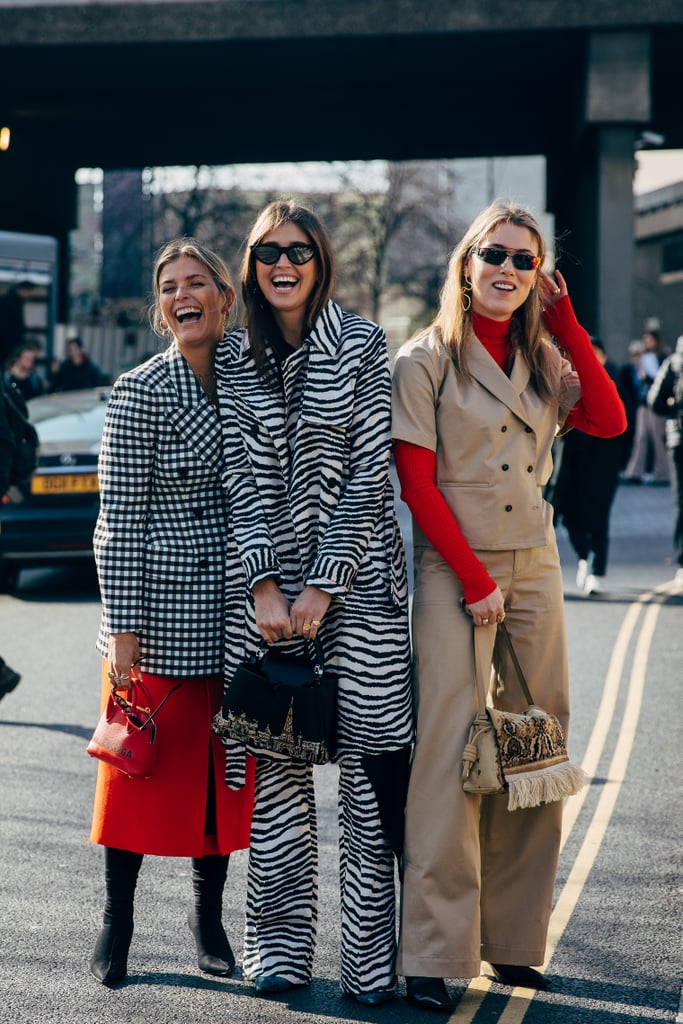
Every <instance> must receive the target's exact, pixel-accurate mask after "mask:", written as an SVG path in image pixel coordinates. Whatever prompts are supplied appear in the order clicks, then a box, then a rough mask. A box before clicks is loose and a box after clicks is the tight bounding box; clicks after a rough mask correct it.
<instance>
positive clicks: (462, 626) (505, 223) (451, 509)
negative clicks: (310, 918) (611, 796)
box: [392, 202, 626, 1011]
mask: <svg viewBox="0 0 683 1024" xmlns="http://www.w3.org/2000/svg"><path fill="white" fill-rule="evenodd" d="M545 258H546V246H545V242H544V239H543V236H542V234H541V230H540V228H539V226H538V224H537V222H536V220H535V219H534V217H533V216H532V215H531V214H530V213H529V212H528V211H527V210H524V209H522V208H520V207H517V206H515V205H512V204H506V203H502V202H496V203H493V204H492V205H491V206H490V207H488V208H487V209H486V210H484V211H483V212H482V213H481V214H480V215H479V216H478V217H477V218H476V220H475V221H474V222H473V224H472V225H471V226H470V227H469V228H468V229H467V231H466V232H465V235H464V237H463V238H462V240H461V241H460V243H459V244H458V246H457V247H456V249H455V251H454V253H453V255H452V257H451V260H450V263H449V267H448V272H447V277H446V283H445V285H444V288H443V290H442V293H441V304H440V308H439V312H438V314H437V316H436V319H435V321H434V323H433V324H432V326H431V327H430V328H427V329H426V330H424V331H422V332H421V333H420V334H419V335H418V336H417V337H416V338H415V339H414V340H412V341H409V342H407V343H406V344H405V345H404V346H403V347H402V348H401V349H400V350H399V352H398V355H397V357H396V362H395V367H394V375H393V383H394V403H393V428H392V432H393V436H394V455H395V460H396V468H397V471H398V476H399V480H400V482H401V496H402V498H403V500H404V501H405V502H406V503H407V505H408V507H409V508H410V510H411V513H412V515H413V524H414V527H413V538H414V561H415V591H414V598H413V647H414V659H415V686H416V699H417V708H418V712H417V740H416V745H415V753H414V756H413V762H412V766H411V775H410V785H409V789H408V803H407V810H406V847H405V875H404V882H403V901H402V920H401V940H400V947H399V967H398V970H399V973H400V974H404V975H405V976H406V988H407V994H408V999H409V1000H410V1002H412V1003H414V1004H415V1005H417V1006H418V1007H420V1008H424V1009H433V1010H442V1011H450V1010H452V1008H453V1002H452V1000H451V997H450V995H449V992H448V989H447V987H446V985H445V978H447V977H450V978H471V977H476V976H478V975H479V973H480V967H481V961H482V960H487V961H489V962H490V963H491V965H492V968H493V973H494V976H495V978H496V979H497V980H498V981H500V982H502V983H503V984H506V985H512V986H517V985H521V986H524V987H527V988H537V989H542V988H547V987H548V985H549V981H548V979H547V978H546V977H544V975H542V974H541V973H540V972H539V971H537V970H535V969H534V967H533V966H532V965H536V964H541V963H543V960H544V957H545V946H546V936H547V929H548V921H549V916H550V908H551V905H552V896H553V887H554V884H555V874H556V866H557V859H558V853H559V842H560V833H561V823H562V803H561V802H555V803H549V804H544V805H542V806H540V807H534V808H531V809H526V810H517V811H514V812H510V811H508V809H507V795H506V794H502V795H496V796H483V797H480V796H477V795H473V794H468V793H465V792H464V791H463V788H462V782H461V774H462V764H461V759H462V753H463V750H464V748H465V744H466V742H467V735H468V730H469V727H470V724H471V722H472V719H473V718H474V715H475V711H476V707H477V699H476V686H475V670H474V654H473V646H474V645H473V630H474V629H477V630H481V629H484V630H486V631H487V634H486V635H487V639H488V642H489V649H490V658H491V666H492V676H493V681H492V693H491V696H492V698H493V702H494V704H495V705H496V706H497V707H500V708H502V709H503V710H506V711H517V712H519V711H521V710H523V707H524V706H525V701H524V697H523V694H522V693H521V692H520V688H519V685H518V681H517V678H516V675H515V672H514V669H513V667H512V664H511V659H510V657H509V654H508V652H507V650H506V647H505V645H504V643H503V641H502V638H498V636H497V623H499V622H502V621H503V620H504V619H507V622H508V623H509V632H510V634H511V637H512V641H513V644H514V647H515V651H516V654H517V657H518V658H519V661H520V663H521V666H522V670H523V672H524V674H525V676H526V678H527V680H528V683H529V688H530V690H531V691H532V693H533V694H534V697H535V698H536V699H537V700H538V703H539V705H540V706H541V707H543V708H544V709H546V710H547V711H549V712H551V713H552V714H554V715H557V716H558V718H559V719H560V722H561V723H562V727H563V729H564V730H565V735H566V730H567V725H568V719H569V685H568V669H567V645H566V635H565V620H564V608H563V588H562V571H561V567H560V561H559V555H558V551H557V544H556V540H555V534H554V530H553V524H552V508H551V506H550V505H548V504H547V503H546V502H544V501H543V497H542V488H543V486H544V485H545V484H546V483H547V481H548V477H549V476H550V472H551V468H552V461H551V455H550V452H551V447H552V443H553V439H554V437H555V432H556V429H557V426H558V424H559V425H560V426H572V427H578V428H579V429H581V430H584V431H586V432H587V433H591V434H596V435H599V436H603V437H610V436H616V435H618V434H620V433H622V432H623V430H624V429H625V427H626V417H625V414H624V409H623V405H622V403H621V400H620V399H619V396H618V394H617V390H616V387H615V386H614V383H613V382H612V381H611V380H610V378H609V376H608V375H607V373H605V370H604V369H603V367H602V366H601V365H600V362H599V361H598V359H597V358H596V356H595V353H594V352H593V349H592V347H591V344H590V338H589V336H588V334H587V333H586V331H584V330H583V328H582V327H581V326H580V325H579V324H578V323H577V320H576V317H575V315H574V311H573V309H572V306H571V302H570V301H569V297H568V294H567V287H566V284H565V281H564V278H563V277H562V275H561V274H560V273H559V271H555V274H554V277H551V276H549V275H548V274H545V273H544V272H543V270H542V269H541V268H542V267H543V264H544V261H545ZM551 336H552V337H554V338H555V339H556V341H557V344H558V345H559V347H560V349H563V350H566V351H567V353H568V356H569V358H570V359H571V361H572V363H573V365H574V369H572V367H571V366H570V364H569V363H568V362H567V361H566V360H565V359H564V358H563V357H562V355H561V353H560V351H558V348H557V347H556V346H555V345H554V344H552V341H551ZM468 613H469V614H468ZM482 671H484V672H486V667H484V668H483V669H482Z"/></svg>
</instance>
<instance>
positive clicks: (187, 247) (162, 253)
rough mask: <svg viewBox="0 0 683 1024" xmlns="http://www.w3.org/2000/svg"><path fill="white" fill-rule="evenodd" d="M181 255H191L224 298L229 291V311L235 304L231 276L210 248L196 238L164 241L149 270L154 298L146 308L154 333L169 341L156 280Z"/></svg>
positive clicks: (168, 329)
mask: <svg viewBox="0 0 683 1024" xmlns="http://www.w3.org/2000/svg"><path fill="white" fill-rule="evenodd" d="M181 256H190V257H191V258H192V259H195V260H197V261H198V262H199V263H201V264H202V265H203V266H204V267H206V269H207V270H208V272H209V273H210V274H211V277H212V278H213V281H214V284H215V285H216V287H217V288H218V289H219V290H220V291H222V292H223V293H224V294H225V295H227V294H228V292H231V293H232V296H233V302H232V303H231V308H232V306H233V305H234V297H235V289H234V287H233V283H232V279H231V277H230V271H229V270H228V268H227V267H226V265H225V263H224V262H223V260H222V259H221V258H220V256H218V255H217V254H216V253H215V252H213V250H212V249H208V248H207V247H206V246H205V245H202V244H201V242H198V241H197V239H196V238H189V237H187V236H184V237H182V238H174V239H173V240H172V241H170V242H166V244H165V245H162V247H161V249H159V251H158V252H157V254H156V258H155V260H154V270H153V271H152V282H153V287H154V299H153V301H152V303H151V304H150V307H149V322H150V325H151V328H152V330H153V331H154V333H155V334H157V335H158V336H159V337H160V338H172V337H173V333H172V331H171V329H170V327H169V326H168V324H167V323H166V321H165V320H164V318H163V315H162V313H161V307H160V305H159V294H160V293H159V278H160V277H161V272H162V270H163V269H164V267H166V266H168V264H169V263H173V262H175V260H179V259H180V258H181Z"/></svg>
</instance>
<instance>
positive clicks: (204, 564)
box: [199, 558, 209, 569]
mask: <svg viewBox="0 0 683 1024" xmlns="http://www.w3.org/2000/svg"><path fill="white" fill-rule="evenodd" d="M199 568H200V569H208V568H209V560H208V558H200V559H199Z"/></svg>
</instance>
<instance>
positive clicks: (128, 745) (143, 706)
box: [86, 674, 181, 778]
mask: <svg viewBox="0 0 683 1024" xmlns="http://www.w3.org/2000/svg"><path fill="white" fill-rule="evenodd" d="M180 685H181V684H180V683H178V686H174V687H173V688H172V689H171V690H169V691H168V693H167V694H166V696H165V697H164V699H163V700H162V701H161V702H160V703H159V704H158V705H157V707H156V708H155V709H154V711H152V709H151V703H152V702H151V700H150V696H149V693H148V692H147V690H146V689H145V687H144V685H143V683H142V680H140V679H138V678H137V677H136V676H134V675H132V674H131V677H130V688H129V689H127V690H126V693H127V697H124V696H122V695H121V694H120V693H119V692H118V690H117V689H116V683H115V682H112V687H111V693H110V694H109V698H108V700H107V705H106V707H105V709H104V711H103V712H102V715H101V716H100V720H99V722H98V723H97V727H96V729H95V732H94V733H93V736H92V739H91V740H90V743H89V744H88V746H87V747H86V753H88V754H90V756H91V757H96V758H98V759H99V760H100V761H105V762H106V763H107V764H110V765H111V766H112V767H113V768H118V770H119V771H120V772H123V773H124V775H129V776H130V777H131V778H150V777H151V776H152V775H154V774H155V772H156V761H157V725H156V722H155V721H154V716H155V715H156V714H158V712H159V710H160V709H161V708H162V707H163V705H164V704H165V703H166V701H167V700H168V698H169V697H170V696H171V694H172V693H173V691H174V690H177V689H178V687H179V686H180Z"/></svg>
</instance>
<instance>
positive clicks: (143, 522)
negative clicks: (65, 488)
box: [94, 345, 227, 676]
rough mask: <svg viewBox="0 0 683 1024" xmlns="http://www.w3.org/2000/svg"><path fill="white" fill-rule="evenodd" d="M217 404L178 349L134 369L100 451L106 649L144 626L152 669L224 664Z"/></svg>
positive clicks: (113, 405) (98, 540)
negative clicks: (116, 636) (116, 637)
mask: <svg viewBox="0 0 683 1024" xmlns="http://www.w3.org/2000/svg"><path fill="white" fill-rule="evenodd" d="M222 452H223V446H222V437H221V427H220V423H219V420H218V415H217V413H216V410H215V409H214V408H213V406H212V405H211V403H210V402H209V400H208V399H207V397H206V395H205V394H204V392H203V391H202V389H201V388H200V386H199V384H198V382H197V380H196V378H195V377H194V375H193V373H192V371H191V370H190V368H189V366H188V365H187V363H186V362H185V360H184V359H183V357H182V356H181V355H180V352H179V351H178V349H177V347H176V346H175V345H172V346H171V347H170V348H169V349H168V350H167V351H166V352H164V353H163V354H160V355H156V356H153V357H152V358H151V359H149V360H148V361H147V362H145V363H143V364H142V365H141V366H138V367H136V368H135V369H133V370H131V371H129V372H127V373H124V374H122V376H120V377H119V378H118V380H117V381H116V383H115V385H114V387H113V389H112V393H111V396H110V399H109V405H108V408H107V414H106V419H105V424H104V432H103V435H102V447H101V450H100V460H99V476H100V514H99V518H98V520H97V525H96V528H95V536H94V550H95V558H96V563H97V571H98V574H99V580H100V588H101V593H102V619H101V623H100V631H99V636H98V639H97V649H98V650H99V651H100V652H101V653H102V654H104V655H106V654H107V649H108V640H109V634H110V633H122V632H129V631H132V632H135V633H137V635H138V637H139V639H140V645H141V652H142V659H143V660H142V664H141V668H142V669H143V671H147V672H151V673H157V674H161V675H170V676H193V675H205V674H209V673H218V672H222V670H223V657H224V621H223V620H224V614H223V613H224V603H225V583H224V577H225V555H226V535H227V503H226V498H225V491H224V490H223V488H222V487H221V474H222V468H223V455H222Z"/></svg>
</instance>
